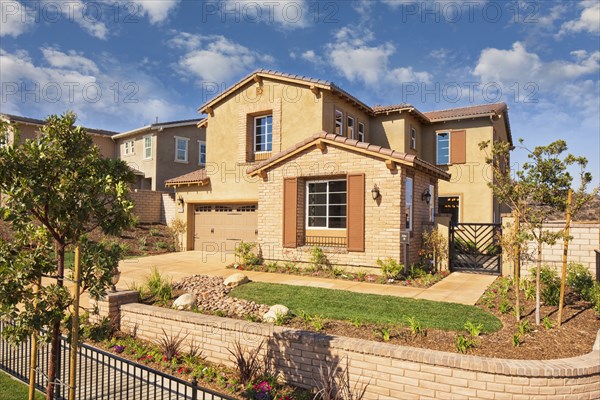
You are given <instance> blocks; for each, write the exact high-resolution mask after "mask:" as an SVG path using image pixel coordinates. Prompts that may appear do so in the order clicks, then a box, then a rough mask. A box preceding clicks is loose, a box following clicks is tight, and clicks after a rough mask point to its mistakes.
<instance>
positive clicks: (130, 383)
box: [0, 322, 233, 400]
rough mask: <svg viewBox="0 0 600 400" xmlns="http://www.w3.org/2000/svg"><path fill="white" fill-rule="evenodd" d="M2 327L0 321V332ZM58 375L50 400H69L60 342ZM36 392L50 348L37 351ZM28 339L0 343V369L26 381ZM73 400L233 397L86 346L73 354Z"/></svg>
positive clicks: (65, 350)
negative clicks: (74, 375)
mask: <svg viewBox="0 0 600 400" xmlns="http://www.w3.org/2000/svg"><path fill="white" fill-rule="evenodd" d="M4 327H5V323H2V322H0V332H2V331H3V330H4ZM60 343H61V345H60V352H59V363H58V365H59V366H60V367H59V373H58V377H57V378H58V379H57V383H56V389H55V399H57V400H67V399H68V397H69V386H68V382H69V354H70V350H69V343H68V341H67V339H66V338H65V337H62V338H61V341H60ZM37 357H38V358H37V360H38V362H37V368H36V372H35V374H36V379H35V382H36V387H37V389H39V390H41V391H45V389H46V385H47V383H48V379H47V376H46V371H47V369H48V361H49V359H50V346H49V345H46V344H40V345H39V346H38V354H37ZM30 359H31V340H30V339H28V340H25V341H24V342H22V343H20V344H18V345H13V344H10V343H8V342H7V341H6V340H5V339H4V338H3V337H2V338H0V370H3V371H5V372H7V373H9V374H10V375H12V376H14V377H15V378H17V379H19V380H21V381H23V382H25V383H28V382H29V363H30ZM76 398H77V400H92V399H94V400H155V399H156V400H167V399H169V400H179V399H181V400H233V397H229V396H227V395H223V394H220V393H217V392H214V391H212V390H210V389H206V388H203V387H200V386H198V385H197V384H196V382H188V381H185V380H183V379H180V378H177V377H174V376H171V375H167V374H165V373H163V372H161V371H157V370H155V369H152V368H150V367H147V366H145V365H141V364H138V363H135V362H132V361H129V360H127V359H124V358H122V357H119V356H116V355H114V354H111V353H108V352H106V351H103V350H100V349H97V348H95V347H92V346H89V345H87V344H83V343H82V344H81V345H80V347H79V351H78V354H77V386H76Z"/></svg>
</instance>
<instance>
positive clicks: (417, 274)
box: [408, 264, 429, 279]
mask: <svg viewBox="0 0 600 400" xmlns="http://www.w3.org/2000/svg"><path fill="white" fill-rule="evenodd" d="M428 271H429V268H428V267H427V266H425V265H423V264H411V266H410V269H409V271H408V278H410V279H419V278H422V277H424V276H425V275H427V273H428Z"/></svg>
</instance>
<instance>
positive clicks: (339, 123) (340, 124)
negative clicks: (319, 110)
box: [333, 108, 344, 136]
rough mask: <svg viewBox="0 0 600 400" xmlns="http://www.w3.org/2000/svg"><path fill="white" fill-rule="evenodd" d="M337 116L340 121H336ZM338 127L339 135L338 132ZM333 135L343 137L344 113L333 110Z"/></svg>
mask: <svg viewBox="0 0 600 400" xmlns="http://www.w3.org/2000/svg"><path fill="white" fill-rule="evenodd" d="M338 116H340V120H339V121H338ZM338 127H339V133H338V132H337V131H338ZM333 133H335V134H336V135H338V136H344V112H343V111H341V110H338V109H337V108H334V112H333Z"/></svg>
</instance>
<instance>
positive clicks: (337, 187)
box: [306, 180, 346, 229]
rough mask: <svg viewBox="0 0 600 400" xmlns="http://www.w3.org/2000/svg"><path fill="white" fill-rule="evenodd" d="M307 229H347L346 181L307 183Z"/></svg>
mask: <svg viewBox="0 0 600 400" xmlns="http://www.w3.org/2000/svg"><path fill="white" fill-rule="evenodd" d="M306 197H307V199H306V208H307V212H306V216H307V218H306V227H307V228H309V229H310V228H313V229H346V180H335V181H318V182H307V183H306Z"/></svg>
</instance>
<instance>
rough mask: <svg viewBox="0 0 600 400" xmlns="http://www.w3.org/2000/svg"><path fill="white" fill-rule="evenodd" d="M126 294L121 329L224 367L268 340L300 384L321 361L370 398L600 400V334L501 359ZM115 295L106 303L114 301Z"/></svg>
mask: <svg viewBox="0 0 600 400" xmlns="http://www.w3.org/2000/svg"><path fill="white" fill-rule="evenodd" d="M124 293H125V294H119V295H118V296H120V297H119V299H120V300H119V301H118V302H119V303H120V305H119V307H118V308H119V310H120V323H121V328H122V329H123V330H129V331H131V332H135V333H136V334H137V336H138V337H140V338H143V339H147V340H155V339H157V338H158V337H160V336H162V335H163V332H162V330H163V329H164V330H165V331H166V332H167V333H168V334H178V333H180V332H181V334H182V335H186V334H189V336H188V337H187V340H188V341H189V340H194V341H195V343H197V344H201V345H202V351H203V355H204V356H205V357H206V358H207V359H208V360H209V361H212V362H217V363H223V364H226V365H232V362H231V355H230V353H229V352H228V349H231V348H232V346H233V344H234V343H235V342H236V341H240V342H241V343H242V344H243V345H244V346H246V347H247V348H256V347H257V346H258V345H259V343H260V342H261V341H264V342H265V344H266V346H265V348H264V349H263V350H264V351H268V352H269V354H270V355H271V356H272V357H273V359H274V360H275V363H276V366H277V367H278V369H280V370H281V371H282V374H283V376H284V377H285V379H286V380H287V381H288V382H289V383H291V384H295V385H298V386H303V387H311V386H314V380H315V379H317V376H318V371H319V366H320V365H321V364H322V363H323V362H331V361H332V360H334V359H339V360H342V363H345V360H346V359H347V360H348V363H349V373H350V379H351V381H352V382H351V384H352V385H354V384H355V383H357V382H359V385H360V383H362V384H366V383H368V387H367V396H366V398H367V399H381V400H383V399H426V398H427V399H430V398H436V399H467V398H478V399H503V398H510V399H534V398H535V399H587V400H589V399H600V332H599V334H598V337H597V339H596V343H595V346H594V350H593V351H592V352H590V353H588V354H586V355H584V356H580V357H574V358H569V359H560V360H543V361H538V360H502V359H494V358H485V357H477V356H468V355H460V354H455V353H446V352H441V351H434V350H426V349H419V348H411V347H405V346H396V345H391V344H387V343H380V342H373V341H368V340H362V339H353V338H347V337H339V336H331V335H325V334H319V333H314V332H307V331H301V330H296V329H288V328H283V327H278V326H273V325H268V324H260V323H252V322H246V321H241V320H235V319H229V318H220V317H215V316H207V315H202V314H197V313H193V312H183V311H178V312H175V311H173V310H168V309H164V308H159V307H153V306H148V305H144V304H138V303H132V304H124V303H125V302H124V301H123V299H124V298H128V299H131V297H127V296H128V295H127V294H126V293H130V292H124ZM111 296H115V295H112V294H111V295H109V299H108V302H109V303H115V302H116V301H117V300H116V298H115V299H114V300H111V299H110V297H111ZM108 308H109V307H105V309H108ZM113 309H114V308H113ZM113 320H118V318H116V317H114V316H113Z"/></svg>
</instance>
